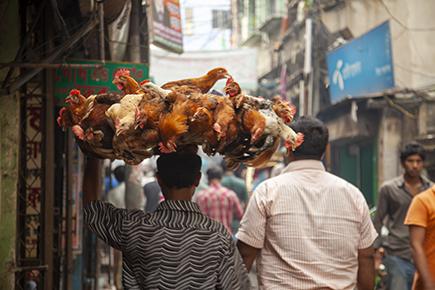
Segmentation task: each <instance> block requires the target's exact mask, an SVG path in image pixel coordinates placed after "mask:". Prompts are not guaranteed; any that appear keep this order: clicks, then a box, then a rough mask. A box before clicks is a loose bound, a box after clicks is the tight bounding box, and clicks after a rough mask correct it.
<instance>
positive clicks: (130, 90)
mask: <svg viewBox="0 0 435 290" xmlns="http://www.w3.org/2000/svg"><path fill="white" fill-rule="evenodd" d="M112 83H113V84H115V85H116V87H117V88H118V90H121V91H123V92H124V94H126V95H128V94H140V93H142V92H143V90H142V88H141V86H140V85H139V83H138V82H137V81H136V80H135V79H134V78H132V77H131V76H130V71H129V70H128V69H120V70H118V71H117V72H116V73H115V77H114V78H113V81H112Z"/></svg>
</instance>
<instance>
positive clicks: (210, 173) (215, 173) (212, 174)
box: [207, 166, 223, 181]
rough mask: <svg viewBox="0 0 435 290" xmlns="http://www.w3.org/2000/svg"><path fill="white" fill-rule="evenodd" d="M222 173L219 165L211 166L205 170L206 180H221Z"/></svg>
mask: <svg viewBox="0 0 435 290" xmlns="http://www.w3.org/2000/svg"><path fill="white" fill-rule="evenodd" d="M222 175H223V170H222V169H221V168H220V167H217V166H213V167H210V168H209V169H208V170H207V178H208V180H209V181H210V180H221V179H222Z"/></svg>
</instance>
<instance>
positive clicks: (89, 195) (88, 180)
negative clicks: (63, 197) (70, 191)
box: [82, 157, 101, 206]
mask: <svg viewBox="0 0 435 290" xmlns="http://www.w3.org/2000/svg"><path fill="white" fill-rule="evenodd" d="M100 170H101V161H100V160H98V159H95V158H91V157H88V158H87V159H86V162H85V170H84V174H83V189H82V190H83V206H86V205H88V204H89V203H90V202H91V201H94V200H98V192H99V190H100V188H99V181H98V176H99V174H98V172H100Z"/></svg>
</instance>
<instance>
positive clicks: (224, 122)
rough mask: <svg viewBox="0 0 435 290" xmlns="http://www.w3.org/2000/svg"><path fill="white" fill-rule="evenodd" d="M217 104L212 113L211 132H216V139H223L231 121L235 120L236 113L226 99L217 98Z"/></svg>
mask: <svg viewBox="0 0 435 290" xmlns="http://www.w3.org/2000/svg"><path fill="white" fill-rule="evenodd" d="M217 102H218V104H217V106H216V109H215V111H214V119H215V123H214V124H213V130H215V131H216V133H217V136H218V139H225V138H226V137H227V135H228V129H229V125H230V123H231V121H233V120H235V119H236V112H235V111H234V108H233V106H232V104H231V102H230V101H229V100H228V99H227V98H218V101H217Z"/></svg>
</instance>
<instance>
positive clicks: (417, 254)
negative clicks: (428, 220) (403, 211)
mask: <svg viewBox="0 0 435 290" xmlns="http://www.w3.org/2000/svg"><path fill="white" fill-rule="evenodd" d="M409 234H410V238H411V251H412V258H413V259H414V262H415V266H416V268H417V272H418V273H419V275H420V277H421V279H422V281H423V284H424V289H425V290H433V289H435V281H434V280H433V279H432V277H431V275H430V273H429V270H428V262H427V258H426V254H425V252H424V247H423V245H424V240H425V236H426V228H424V227H420V226H416V225H410V226H409Z"/></svg>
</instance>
